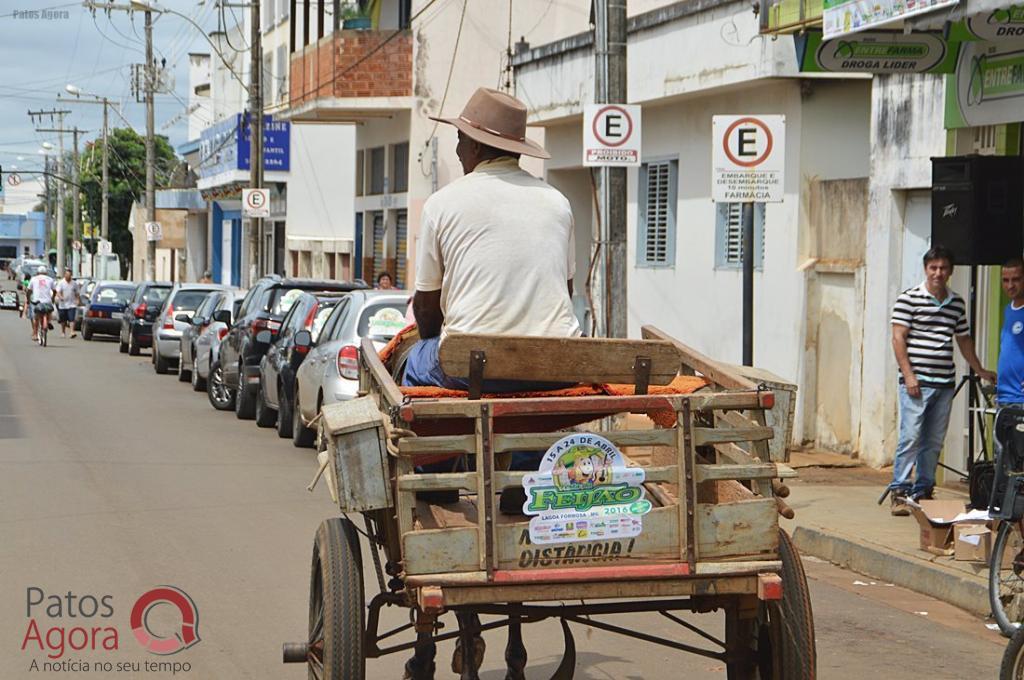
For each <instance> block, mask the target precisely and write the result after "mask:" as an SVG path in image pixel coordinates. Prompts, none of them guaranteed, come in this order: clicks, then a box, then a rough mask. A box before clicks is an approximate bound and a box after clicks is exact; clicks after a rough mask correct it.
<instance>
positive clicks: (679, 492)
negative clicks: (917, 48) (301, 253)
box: [284, 327, 815, 680]
mask: <svg viewBox="0 0 1024 680" xmlns="http://www.w3.org/2000/svg"><path fill="white" fill-rule="evenodd" d="M644 337H645V340H604V339H582V338H581V339H552V338H507V337H501V338H498V337H493V336H454V335H453V336H450V337H448V338H446V340H445V341H444V343H443V344H442V347H441V352H440V355H441V362H442V366H443V367H444V369H445V372H446V373H447V374H448V375H454V376H465V377H467V378H468V380H469V390H468V392H469V395H468V398H467V397H466V396H442V397H428V398H409V397H408V396H407V395H406V394H404V393H403V391H402V389H400V388H399V386H398V385H397V384H396V382H395V380H394V377H393V373H394V374H396V375H397V374H399V369H396V368H395V366H396V365H398V364H399V363H401V361H402V358H403V356H404V355H405V352H406V351H407V349H408V347H409V346H410V345H411V344H412V343H413V342H414V341H415V338H414V337H412V338H407V339H406V341H405V342H404V343H403V344H402V345H401V346H399V347H398V348H397V349H396V350H395V351H394V352H393V353H392V355H391V361H390V363H391V364H392V365H385V363H384V362H382V361H381V359H380V358H379V357H378V354H377V352H376V351H375V350H374V348H373V345H372V344H370V343H369V342H368V341H364V343H363V346H362V347H361V354H360V364H361V365H360V383H361V387H362V390H361V392H362V393H363V394H364V395H365V396H364V397H362V398H360V399H357V400H354V401H353V402H349V403H347V404H342V405H332V406H328V407H325V408H324V409H323V411H322V413H321V417H320V422H319V442H320V444H319V445H320V449H321V451H322V453H321V460H322V461H323V462H324V465H323V466H322V467H321V472H324V471H325V470H326V475H327V477H328V481H329V482H330V484H331V488H332V494H333V495H334V496H335V498H336V499H337V501H338V503H339V506H340V508H341V510H342V511H343V512H344V513H349V515H348V516H343V517H338V518H332V519H328V520H326V521H325V522H323V524H321V526H320V528H319V530H318V531H317V534H316V541H315V545H314V548H313V560H312V576H311V585H310V610H309V611H310V614H309V635H308V640H307V642H303V643H286V644H285V648H284V657H285V661H286V662H300V663H307V664H308V666H309V671H310V677H311V678H331V679H335V678H344V679H346V680H350V679H359V680H362V678H364V677H365V675H366V659H367V658H375V657H379V656H382V655H384V654H391V653H395V652H407V653H414V656H413V658H412V659H411V660H410V661H409V663H408V664H407V666H406V669H407V674H408V677H413V678H431V677H433V670H434V663H433V656H434V650H435V645H436V643H437V642H440V641H442V640H448V639H453V638H458V640H459V643H460V644H459V649H461V651H460V652H457V653H458V654H461V655H462V656H461V660H462V668H461V677H462V678H475V677H477V676H476V670H475V666H476V665H477V664H478V663H479V662H478V660H475V659H474V652H475V651H476V643H475V642H474V639H475V638H476V637H477V636H479V635H480V633H482V632H483V631H485V630H489V629H492V628H497V627H507V628H508V631H509V644H508V647H507V649H506V655H505V658H506V661H507V663H508V668H509V670H508V675H507V677H508V678H523V677H525V675H524V668H523V667H524V666H525V659H526V654H525V649H524V648H523V646H522V640H521V633H520V630H521V625H522V624H523V623H531V622H535V621H540V620H543V619H547V618H555V619H559V620H560V622H561V625H562V630H563V635H564V637H565V644H566V654H565V657H564V658H563V661H562V664H561V665H560V667H559V669H558V671H557V672H556V673H555V676H554V677H556V678H570V677H572V672H573V668H574V666H575V653H574V650H575V645H574V641H573V638H572V634H571V628H570V624H577V625H581V626H590V627H594V628H599V629H602V630H606V631H610V632H614V633H619V634H622V635H626V636H630V637H634V638H639V639H641V640H645V641H648V642H651V643H654V644H659V645H664V646H667V647H671V648H675V649H677V650H681V651H685V652H690V653H694V654H698V655H702V656H705V657H709V658H712V659H716V660H719V661H721V662H723V663H724V664H725V665H726V667H727V669H728V678H730V679H734V678H787V679H788V678H801V679H804V678H806V679H810V678H814V677H815V645H814V628H813V620H812V616H811V603H810V597H809V593H808V589H807V582H806V578H805V575H804V572H803V569H802V566H801V563H800V560H799V557H798V555H797V552H796V550H795V548H794V547H793V545H792V543H791V542H790V540H789V538H788V536H787V535H786V533H785V532H783V531H782V530H780V528H779V526H778V516H779V514H780V513H783V514H788V513H791V511H790V510H789V509H788V507H786V505H785V502H784V501H782V500H781V496H784V495H785V494H786V493H788V490H787V489H786V487H785V486H784V485H782V484H781V483H780V482H778V481H777V479H778V478H781V477H785V476H790V475H792V471H791V470H789V468H787V467H786V466H785V465H784V464H783V463H781V462H776V461H773V460H772V456H771V453H770V452H769V448H768V442H769V441H770V440H771V439H772V437H773V428H772V427H769V426H767V425H766V424H765V423H766V422H774V423H784V422H788V421H789V419H790V418H791V413H790V412H785V413H779V412H778V409H777V406H776V400H775V395H774V393H773V392H772V391H770V390H768V389H766V388H765V386H764V385H763V384H761V385H758V384H755V383H753V382H752V381H750V380H749V379H747V378H745V377H743V376H742V375H740V374H739V372H737V371H736V370H734V369H732V368H729V367H726V366H724V365H722V364H720V363H717V362H715V361H713V360H711V359H709V358H707V357H705V356H703V355H701V354H699V353H698V352H696V351H694V350H692V349H690V348H688V347H686V346H685V345H683V344H682V343H680V342H678V341H675V340H673V339H671V338H669V337H668V336H666V335H665V334H663V333H661V332H660V331H658V330H656V329H654V328H651V327H646V328H645V329H644ZM694 374H697V375H699V376H702V377H703V378H704V379H705V381H706V385H705V386H704V387H702V388H701V389H698V390H696V391H692V392H690V393H686V394H680V393H675V392H674V391H673V389H672V388H671V387H668V388H666V387H658V386H663V385H667V384H669V383H673V381H674V380H675V379H676V378H677V375H694ZM493 379H519V380H531V381H533V380H547V381H559V382H562V381H565V382H573V383H583V384H596V385H606V384H622V383H625V384H628V385H631V386H632V388H631V389H623V388H622V387H621V385H620V387H619V388H618V389H617V390H607V389H606V390H601V389H598V388H593V389H592V390H589V391H588V390H587V389H580V390H577V392H576V393H573V394H572V395H571V396H526V397H522V396H516V397H512V396H501V395H499V396H495V395H488V394H486V393H484V392H483V390H484V388H485V387H486V385H485V384H484V381H485V380H493ZM677 382H678V380H676V383H677ZM676 383H673V384H676ZM609 392H610V393H609ZM786 403H787V404H792V400H786ZM773 409H775V410H774V411H773ZM769 411H773V412H772V413H771V414H770V416H769V417H768V418H767V419H766V412H769ZM788 411H791V407H790V408H789V409H788ZM622 414H645V415H646V416H648V418H647V419H642V420H645V421H646V420H651V421H653V422H652V424H653V426H648V427H646V428H637V427H633V428H627V429H621V422H622V421H623V420H627V422H631V421H635V420H636V417H635V416H634V417H632V418H629V419H625V418H623V417H622ZM573 432H586V433H592V434H595V435H599V436H600V437H603V438H604V439H605V440H607V441H609V442H611V443H612V444H614V446H615V447H617V448H618V449H619V450H620V451H621V454H622V457H623V458H624V459H625V460H626V461H627V464H628V465H629V466H630V467H642V468H643V472H644V479H643V488H644V490H645V492H646V494H645V497H646V499H647V500H648V501H649V502H650V508H649V510H648V511H647V512H646V514H645V515H643V518H642V531H641V533H639V535H635V536H632V537H621V538H618V537H615V536H603V537H600V538H597V539H596V540H595V538H594V537H593V536H589V537H588V538H580V539H579V540H575V541H563V542H560V543H555V544H550V545H549V544H543V545H541V544H535V543H533V542H532V541H531V532H530V529H529V528H530V520H531V518H530V517H525V516H521V515H518V516H517V515H507V514H503V513H502V512H500V511H499V507H498V502H499V494H500V493H501V492H502V491H503V490H504V489H514V488H516V487H522V486H523V482H524V476H525V475H529V474H531V473H530V472H523V471H519V472H514V471H509V470H508V464H507V463H508V458H509V456H510V453H511V452H518V451H547V450H548V449H549V447H552V446H553V445H554V444H555V443H556V442H558V441H559V440H561V439H563V438H564V437H566V436H567V435H570V434H572V433H573ZM441 454H447V455H448V456H449V457H451V456H452V455H453V454H457V455H456V460H459V461H463V463H464V464H463V465H461V467H459V468H457V469H458V470H459V471H453V472H424V471H422V469H421V470H420V471H417V467H418V466H420V465H421V464H422V463H423V462H424V461H430V460H436V459H437V458H438V456H439V455H441ZM776 457H778V456H776ZM456 491H457V492H458V493H459V494H460V495H459V496H458V499H459V500H458V502H457V503H449V504H437V503H428V502H427V501H425V500H423V498H424V497H428V498H429V497H431V496H430V494H434V497H436V496H437V494H438V493H439V492H440V493H443V492H448V493H449V494H451V493H452V492H456ZM418 498H419V499H418ZM356 512H358V513H361V514H362V515H363V517H362V519H361V520H357V521H354V520H353V519H352V517H354V515H353V514H352V513H356ZM570 526H571V525H570ZM558 528H559V529H562V528H564V527H562V526H560V525H559V527H558ZM360 534H363V536H364V537H366V538H367V539H369V544H370V545H371V546H372V547H371V550H370V557H371V558H372V560H373V565H374V571H375V573H376V578H377V586H378V589H379V592H378V593H377V594H376V595H375V596H374V597H373V598H372V599H371V600H370V601H369V603H367V602H366V599H365V595H364V583H363V554H362V548H361V545H360ZM580 535H581V536H585V535H586V533H585V532H584V533H583V534H580ZM567 593H571V594H572V597H571V601H567V597H566V594H567ZM385 606H400V607H406V608H409V609H410V610H411V613H410V623H408V624H406V625H405V626H401V627H399V628H398V629H395V630H390V631H383V632H382V631H380V630H379V625H378V624H379V620H380V616H379V615H380V612H381V609H382V608H383V607H385ZM675 611H691V612H706V613H710V612H715V611H723V612H724V615H725V635H724V638H723V637H721V636H718V637H716V636H715V635H711V634H709V633H707V632H705V631H704V630H701V629H699V628H697V627H695V626H694V625H693V624H692V623H690V622H688V621H686V620H684V619H682V618H679V617H678V616H676V615H674V614H673V613H672V612H675ZM445 612H453V613H455V615H456V618H457V620H458V623H459V626H458V628H459V630H451V628H452V627H449V628H448V629H447V632H439V629H440V627H439V626H438V619H439V617H440V616H442V614H444V613H445ZM627 612H658V613H660V614H662V615H664V616H665V617H667V618H668V619H670V620H672V621H674V622H676V623H678V624H679V625H680V626H681V627H682V628H684V629H687V630H689V631H692V632H695V633H697V634H698V636H699V637H700V638H701V639H702V641H703V642H704V643H705V644H701V645H697V644H692V643H691V642H682V641H679V640H675V639H669V638H665V637H659V636H655V635H651V634H648V633H644V632H642V631H637V630H633V629H627V628H624V627H622V626H619V625H616V624H615V623H612V622H610V621H608V620H607V619H608V618H609V617H611V616H612V615H614V614H619V613H627ZM481 614H483V615H498V616H501V617H502V618H501V619H500V620H496V621H492V622H489V623H486V624H481V623H480V619H479V615H481ZM403 632H408V633H409V636H410V637H412V632H415V639H410V640H408V641H405V642H400V643H394V644H390V645H389V646H382V644H383V643H384V641H385V640H389V641H390V638H392V637H393V636H396V635H398V634H400V633H403Z"/></svg>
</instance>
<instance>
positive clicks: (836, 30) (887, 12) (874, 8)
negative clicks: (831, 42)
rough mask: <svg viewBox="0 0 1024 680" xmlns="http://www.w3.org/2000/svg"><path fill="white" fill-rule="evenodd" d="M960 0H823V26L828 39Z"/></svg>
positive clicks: (948, 5) (949, 4) (946, 5)
mask: <svg viewBox="0 0 1024 680" xmlns="http://www.w3.org/2000/svg"><path fill="white" fill-rule="evenodd" d="M957 2H959V0H824V1H823V6H822V13H821V25H822V28H823V29H824V33H825V39H826V40H828V39H831V38H838V37H839V36H842V35H847V34H850V33H855V32H857V31H863V30H865V29H868V28H878V27H879V26H882V25H884V24H888V23H891V22H893V21H900V20H902V19H906V18H907V17H912V16H915V15H918V14H923V13H925V12H931V11H933V10H936V9H939V8H941V7H951V6H953V5H955V4H957Z"/></svg>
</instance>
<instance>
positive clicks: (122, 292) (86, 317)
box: [82, 281, 136, 340]
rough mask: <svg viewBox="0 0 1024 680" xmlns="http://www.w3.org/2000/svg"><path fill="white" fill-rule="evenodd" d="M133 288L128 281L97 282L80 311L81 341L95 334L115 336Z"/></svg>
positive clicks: (133, 285)
mask: <svg viewBox="0 0 1024 680" xmlns="http://www.w3.org/2000/svg"><path fill="white" fill-rule="evenodd" d="M135 288H136V284H134V283H132V282H130V281H97V282H96V285H95V286H93V289H92V293H91V294H90V295H89V301H88V303H87V304H86V305H85V308H84V309H83V310H82V339H83V340H92V337H93V335H95V334H97V333H98V334H100V335H117V334H118V333H119V332H120V330H121V323H122V321H123V317H124V314H125V307H127V306H128V302H129V301H130V300H131V299H132V296H133V295H135Z"/></svg>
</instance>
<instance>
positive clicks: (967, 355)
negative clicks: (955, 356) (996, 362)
mask: <svg viewBox="0 0 1024 680" xmlns="http://www.w3.org/2000/svg"><path fill="white" fill-rule="evenodd" d="M956 345H957V347H959V348H960V354H962V355H963V356H964V359H965V360H966V361H967V364H968V365H969V366H970V367H971V369H973V370H974V372H975V373H977V374H978V375H979V376H980V377H981V379H982V380H985V381H987V382H990V383H994V382H995V381H996V374H995V373H994V372H992V371H989V370H986V368H985V367H984V366H982V365H981V362H980V361H979V360H978V355H977V353H975V351H974V338H972V337H971V336H970V335H958V336H956Z"/></svg>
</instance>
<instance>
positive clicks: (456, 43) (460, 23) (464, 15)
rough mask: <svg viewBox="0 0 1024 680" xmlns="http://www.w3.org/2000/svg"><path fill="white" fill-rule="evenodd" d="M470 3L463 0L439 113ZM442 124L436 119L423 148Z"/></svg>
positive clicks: (442, 110) (442, 107)
mask: <svg viewBox="0 0 1024 680" xmlns="http://www.w3.org/2000/svg"><path fill="white" fill-rule="evenodd" d="M468 5H469V0H462V14H461V15H460V16H459V29H458V31H456V33H455V47H454V48H452V60H451V62H450V63H449V64H448V78H447V80H446V81H445V83H444V94H442V95H441V104H440V105H439V106H438V107H437V114H438V115H441V114H442V113H443V112H444V104H445V102H446V101H447V100H448V89H449V86H451V84H452V74H453V73H454V72H455V58H456V57H457V56H458V54H459V39H460V38H462V26H463V23H464V22H465V20H466V7H467V6H468ZM440 124H441V123H440V121H436V120H435V121H434V129H432V130H431V131H430V135H429V136H428V137H427V141H426V142H425V143H424V144H423V148H426V147H428V146H430V140H432V139H433V138H434V135H436V134H437V126H438V125H440ZM421 169H422V168H421Z"/></svg>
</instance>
